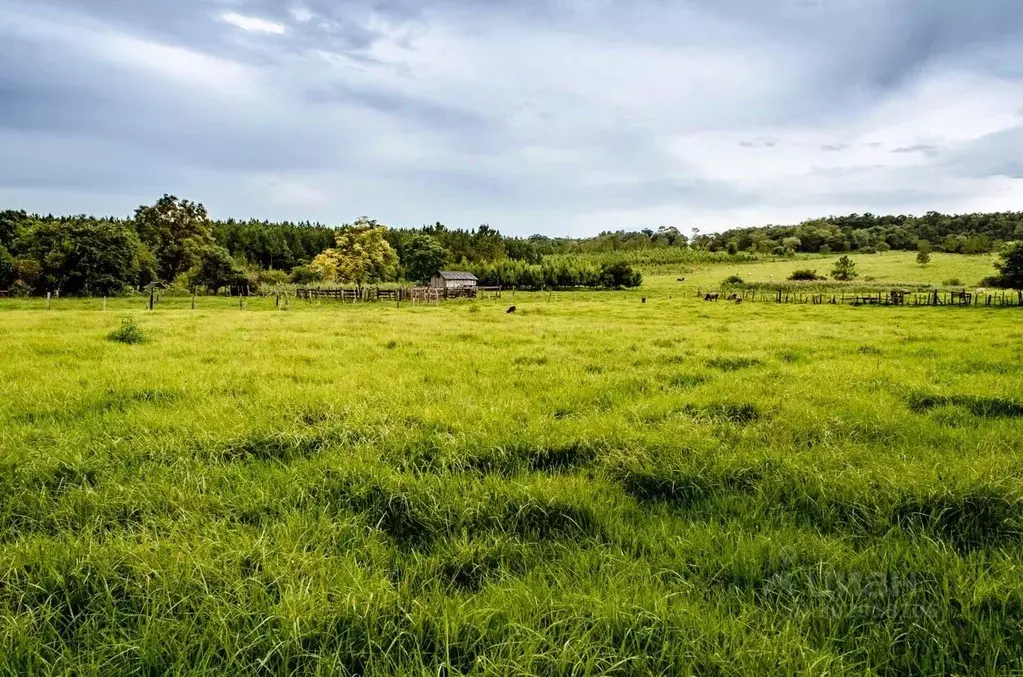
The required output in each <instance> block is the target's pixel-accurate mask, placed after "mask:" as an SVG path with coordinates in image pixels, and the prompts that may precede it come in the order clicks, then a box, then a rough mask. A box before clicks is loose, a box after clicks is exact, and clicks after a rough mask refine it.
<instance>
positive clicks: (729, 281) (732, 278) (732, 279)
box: [721, 275, 744, 287]
mask: <svg viewBox="0 0 1023 677" xmlns="http://www.w3.org/2000/svg"><path fill="white" fill-rule="evenodd" d="M721 284H723V285H725V286H726V287H727V286H731V285H739V284H744V283H743V281H742V278H741V277H739V276H738V275H729V276H728V277H726V278H725V279H724V281H723V282H722V283H721Z"/></svg>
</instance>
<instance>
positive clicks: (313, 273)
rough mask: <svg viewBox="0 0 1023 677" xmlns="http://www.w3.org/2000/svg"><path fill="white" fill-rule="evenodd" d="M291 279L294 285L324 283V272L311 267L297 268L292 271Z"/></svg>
mask: <svg viewBox="0 0 1023 677" xmlns="http://www.w3.org/2000/svg"><path fill="white" fill-rule="evenodd" d="M290 279H291V281H292V283H293V284H315V283H317V282H323V271H321V270H319V269H318V268H310V267H309V266H295V267H294V268H292V269H291V276H290Z"/></svg>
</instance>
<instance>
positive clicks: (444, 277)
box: [430, 270, 479, 289]
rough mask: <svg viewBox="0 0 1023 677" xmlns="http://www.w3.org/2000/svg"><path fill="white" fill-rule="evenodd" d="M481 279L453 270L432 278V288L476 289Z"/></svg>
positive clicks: (440, 272)
mask: <svg viewBox="0 0 1023 677" xmlns="http://www.w3.org/2000/svg"><path fill="white" fill-rule="evenodd" d="M478 283H479V279H478V278H477V277H476V276H475V275H473V274H472V273H465V272H460V271H453V270H442V271H439V272H438V273H437V274H436V275H434V276H433V277H432V278H430V287H431V288H433V289H465V288H466V287H475V286H476V285H477V284H478Z"/></svg>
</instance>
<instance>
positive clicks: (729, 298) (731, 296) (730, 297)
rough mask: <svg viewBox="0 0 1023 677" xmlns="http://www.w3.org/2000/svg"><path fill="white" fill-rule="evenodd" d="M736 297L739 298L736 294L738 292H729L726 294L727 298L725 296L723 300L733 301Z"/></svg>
mask: <svg viewBox="0 0 1023 677" xmlns="http://www.w3.org/2000/svg"><path fill="white" fill-rule="evenodd" d="M738 298H739V295H738V294H729V295H728V298H727V299H725V300H726V301H735V300H736V299H738Z"/></svg>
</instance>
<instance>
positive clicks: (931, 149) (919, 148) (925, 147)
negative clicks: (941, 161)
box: [891, 143, 941, 155]
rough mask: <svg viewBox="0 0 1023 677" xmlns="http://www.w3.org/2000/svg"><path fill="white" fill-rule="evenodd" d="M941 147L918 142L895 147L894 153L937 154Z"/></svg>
mask: <svg viewBox="0 0 1023 677" xmlns="http://www.w3.org/2000/svg"><path fill="white" fill-rule="evenodd" d="M940 150H941V149H940V148H939V147H938V146H934V145H931V144H927V143H917V144H913V145H911V146H901V147H899V148H893V149H892V150H891V152H893V153H922V154H924V155H937V154H938V152H939V151H940Z"/></svg>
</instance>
